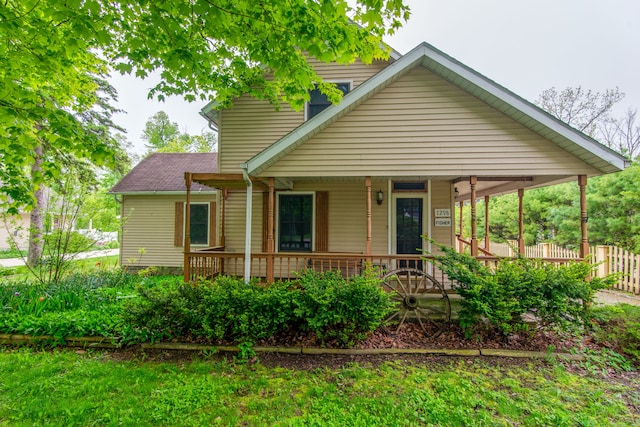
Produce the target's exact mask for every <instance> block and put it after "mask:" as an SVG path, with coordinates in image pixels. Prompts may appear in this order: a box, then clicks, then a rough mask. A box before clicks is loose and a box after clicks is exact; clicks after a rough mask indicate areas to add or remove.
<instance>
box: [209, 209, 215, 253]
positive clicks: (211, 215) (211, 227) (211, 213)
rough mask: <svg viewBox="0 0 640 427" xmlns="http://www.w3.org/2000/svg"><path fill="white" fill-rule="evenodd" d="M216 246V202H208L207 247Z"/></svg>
mask: <svg viewBox="0 0 640 427" xmlns="http://www.w3.org/2000/svg"><path fill="white" fill-rule="evenodd" d="M215 245H216V202H209V246H215Z"/></svg>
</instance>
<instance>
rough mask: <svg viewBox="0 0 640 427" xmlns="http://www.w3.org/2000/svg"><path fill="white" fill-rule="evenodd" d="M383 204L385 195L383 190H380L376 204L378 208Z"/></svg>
mask: <svg viewBox="0 0 640 427" xmlns="http://www.w3.org/2000/svg"><path fill="white" fill-rule="evenodd" d="M382 202H384V193H383V192H382V190H378V192H377V193H376V203H377V204H378V206H380V205H381V204H382Z"/></svg>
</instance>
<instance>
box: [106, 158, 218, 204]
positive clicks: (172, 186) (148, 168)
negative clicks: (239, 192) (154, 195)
mask: <svg viewBox="0 0 640 427" xmlns="http://www.w3.org/2000/svg"><path fill="white" fill-rule="evenodd" d="M217 165H218V153H153V154H151V155H150V156H148V157H147V158H145V159H144V160H142V161H141V162H140V163H138V164H137V165H136V166H135V167H134V168H133V169H132V170H131V171H130V172H129V173H128V174H126V175H125V176H124V177H123V178H122V179H121V180H120V182H118V183H117V184H116V185H115V186H114V187H113V188H112V189H111V191H110V193H114V194H121V193H141V192H156V191H157V192H176V191H186V190H187V188H186V186H185V182H184V174H185V172H194V173H216V172H217V167H218V166H217ZM202 190H209V191H213V189H212V188H209V187H206V186H204V185H201V184H198V183H193V185H192V186H191V191H202Z"/></svg>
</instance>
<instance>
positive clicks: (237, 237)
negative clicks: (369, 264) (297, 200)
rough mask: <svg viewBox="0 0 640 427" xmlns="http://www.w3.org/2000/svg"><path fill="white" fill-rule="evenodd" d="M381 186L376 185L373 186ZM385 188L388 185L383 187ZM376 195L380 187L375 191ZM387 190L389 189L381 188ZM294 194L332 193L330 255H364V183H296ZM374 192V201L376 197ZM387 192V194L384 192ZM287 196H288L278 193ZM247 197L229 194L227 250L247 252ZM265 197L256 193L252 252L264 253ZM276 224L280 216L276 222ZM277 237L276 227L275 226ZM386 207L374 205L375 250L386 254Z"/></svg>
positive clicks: (373, 231)
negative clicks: (263, 209) (263, 200)
mask: <svg viewBox="0 0 640 427" xmlns="http://www.w3.org/2000/svg"><path fill="white" fill-rule="evenodd" d="M373 185H374V186H376V185H378V184H377V183H374V184H373ZM383 185H386V181H385V182H384V183H381V184H380V186H383ZM375 188H376V190H375V191H377V189H378V187H375ZM381 188H386V187H381ZM294 191H300V192H315V191H328V192H329V252H355V253H364V251H365V248H366V238H367V235H366V233H367V230H366V224H367V214H366V212H367V211H366V209H367V205H366V197H367V192H366V187H365V185H364V181H354V182H339V183H338V182H304V183H297V184H296V185H295V187H294ZM375 191H374V190H373V188H372V193H373V194H372V197H375ZM385 191H386V190H385ZM277 194H286V192H277ZM245 206H246V195H245V193H243V192H230V193H229V197H228V198H227V201H226V218H227V224H226V230H225V238H226V245H225V247H226V250H229V251H233V252H244V243H245V239H244V235H245V234H244V233H245ZM262 218H263V215H262V193H261V192H257V191H256V192H254V197H253V210H252V229H251V230H252V232H251V238H252V242H251V250H252V252H260V251H261V250H262V235H261V233H262ZM275 220H276V222H277V215H276V218H275ZM276 234H277V225H276ZM387 236H388V233H387V203H386V201H385V202H384V203H383V204H382V206H378V205H377V204H376V203H375V201H372V247H373V251H374V252H376V253H387Z"/></svg>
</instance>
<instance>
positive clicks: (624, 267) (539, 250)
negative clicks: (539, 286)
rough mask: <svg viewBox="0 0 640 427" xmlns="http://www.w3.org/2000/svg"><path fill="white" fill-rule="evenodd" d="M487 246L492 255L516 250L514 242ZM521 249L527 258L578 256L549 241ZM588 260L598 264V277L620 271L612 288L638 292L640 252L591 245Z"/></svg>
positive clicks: (502, 254)
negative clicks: (589, 258)
mask: <svg viewBox="0 0 640 427" xmlns="http://www.w3.org/2000/svg"><path fill="white" fill-rule="evenodd" d="M489 248H490V252H491V253H492V254H493V255H496V256H500V257H513V256H516V255H517V253H518V242H516V241H511V242H505V243H494V242H491V243H490V245H489ZM524 253H525V256H526V257H528V258H575V259H579V258H580V254H579V253H578V252H577V251H574V250H571V249H566V248H563V247H560V246H558V245H554V244H552V243H540V244H538V245H535V246H526V247H525V250H524ZM591 261H592V262H593V264H596V265H597V266H598V268H597V270H596V271H597V273H596V275H597V276H598V277H604V276H606V275H608V274H613V273H617V274H620V275H621V277H620V280H619V281H618V283H617V284H616V285H615V286H614V288H615V289H617V290H621V291H626V292H632V293H634V294H640V255H638V254H634V253H631V252H629V251H626V250H624V249H622V248H619V247H616V246H594V247H592V248H591Z"/></svg>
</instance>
